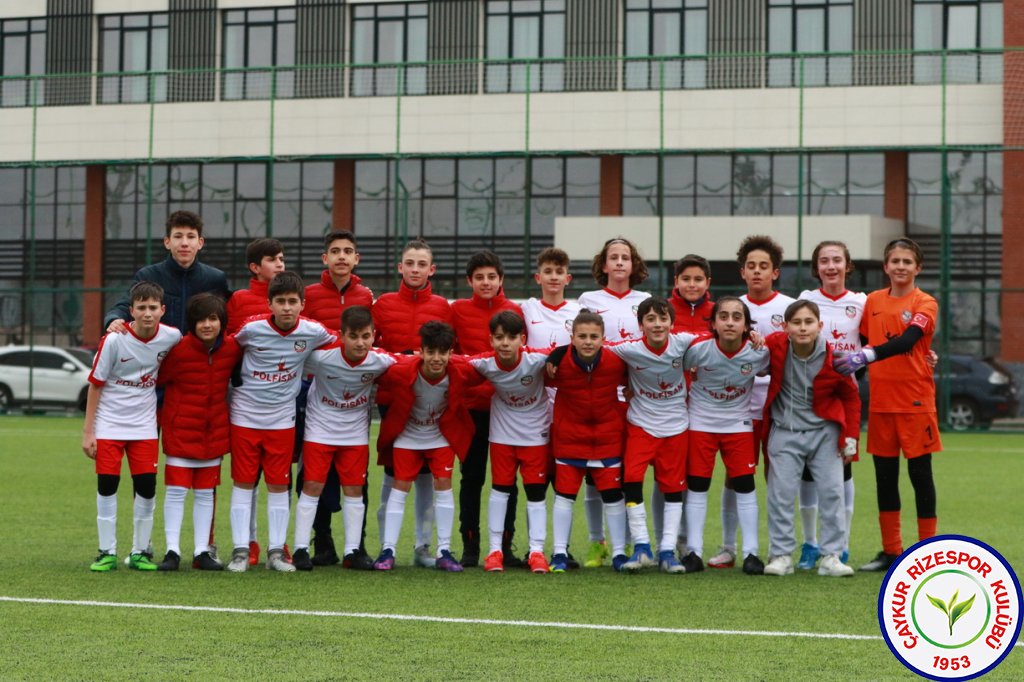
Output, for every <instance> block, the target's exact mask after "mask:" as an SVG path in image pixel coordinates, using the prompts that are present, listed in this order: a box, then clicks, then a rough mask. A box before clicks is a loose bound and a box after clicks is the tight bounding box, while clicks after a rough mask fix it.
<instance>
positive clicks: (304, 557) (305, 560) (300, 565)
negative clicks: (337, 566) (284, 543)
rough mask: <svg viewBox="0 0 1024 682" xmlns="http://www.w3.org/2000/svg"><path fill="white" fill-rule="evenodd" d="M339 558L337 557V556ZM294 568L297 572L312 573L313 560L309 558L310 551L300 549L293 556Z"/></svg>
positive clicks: (303, 548)
mask: <svg viewBox="0 0 1024 682" xmlns="http://www.w3.org/2000/svg"><path fill="white" fill-rule="evenodd" d="M335 557H337V555H335ZM292 566H294V567H295V570H297V571H312V570H313V560H312V559H310V558H309V549H308V548H306V547H300V548H299V549H297V550H295V554H293V555H292Z"/></svg>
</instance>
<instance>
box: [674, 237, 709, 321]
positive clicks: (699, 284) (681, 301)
mask: <svg viewBox="0 0 1024 682" xmlns="http://www.w3.org/2000/svg"><path fill="white" fill-rule="evenodd" d="M674 270H675V286H674V287H673V288H672V296H671V298H669V302H670V303H672V307H673V308H674V309H675V312H676V315H675V320H674V322H673V324H672V331H674V332H690V333H691V334H704V333H707V332H708V330H709V329H710V328H711V309H712V308H713V307H714V303H713V302H712V300H711V294H710V293H709V292H708V289H709V288H710V287H711V265H710V264H709V263H708V261H707V259H706V258H704V257H702V256H697V255H695V254H692V253H691V254H687V255H685V256H683V257H682V258H680V259H679V260H678V261H676V264H675V268H674Z"/></svg>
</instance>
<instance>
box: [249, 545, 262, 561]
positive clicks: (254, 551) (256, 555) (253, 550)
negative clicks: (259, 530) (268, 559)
mask: <svg viewBox="0 0 1024 682" xmlns="http://www.w3.org/2000/svg"><path fill="white" fill-rule="evenodd" d="M259 562H260V543H258V542H256V541H255V540H253V541H251V542H250V543H249V565H250V566H255V565H257V564H258V563H259Z"/></svg>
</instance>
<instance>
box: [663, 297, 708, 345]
mask: <svg viewBox="0 0 1024 682" xmlns="http://www.w3.org/2000/svg"><path fill="white" fill-rule="evenodd" d="M668 300H669V303H671V304H672V307H673V308H675V311H676V320H675V322H674V323H673V324H672V331H673V332H689V333H691V334H701V333H705V332H709V331H711V309H712V308H714V307H715V302H714V301H712V300H711V294H704V298H702V299H701V301H700V303H697V304H696V305H694V304H692V303H690V302H689V301H687V300H686V299H685V298H683V297H682V296H680V295H679V290H678V289H673V290H672V295H671V296H669V299H668Z"/></svg>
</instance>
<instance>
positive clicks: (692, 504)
mask: <svg viewBox="0 0 1024 682" xmlns="http://www.w3.org/2000/svg"><path fill="white" fill-rule="evenodd" d="M707 516H708V493H707V491H706V490H705V491H704V492H702V493H698V492H695V491H693V490H687V491H686V550H687V551H688V552H693V553H694V554H696V555H697V556H699V557H702V556H704V521H705V520H706V519H707Z"/></svg>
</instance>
